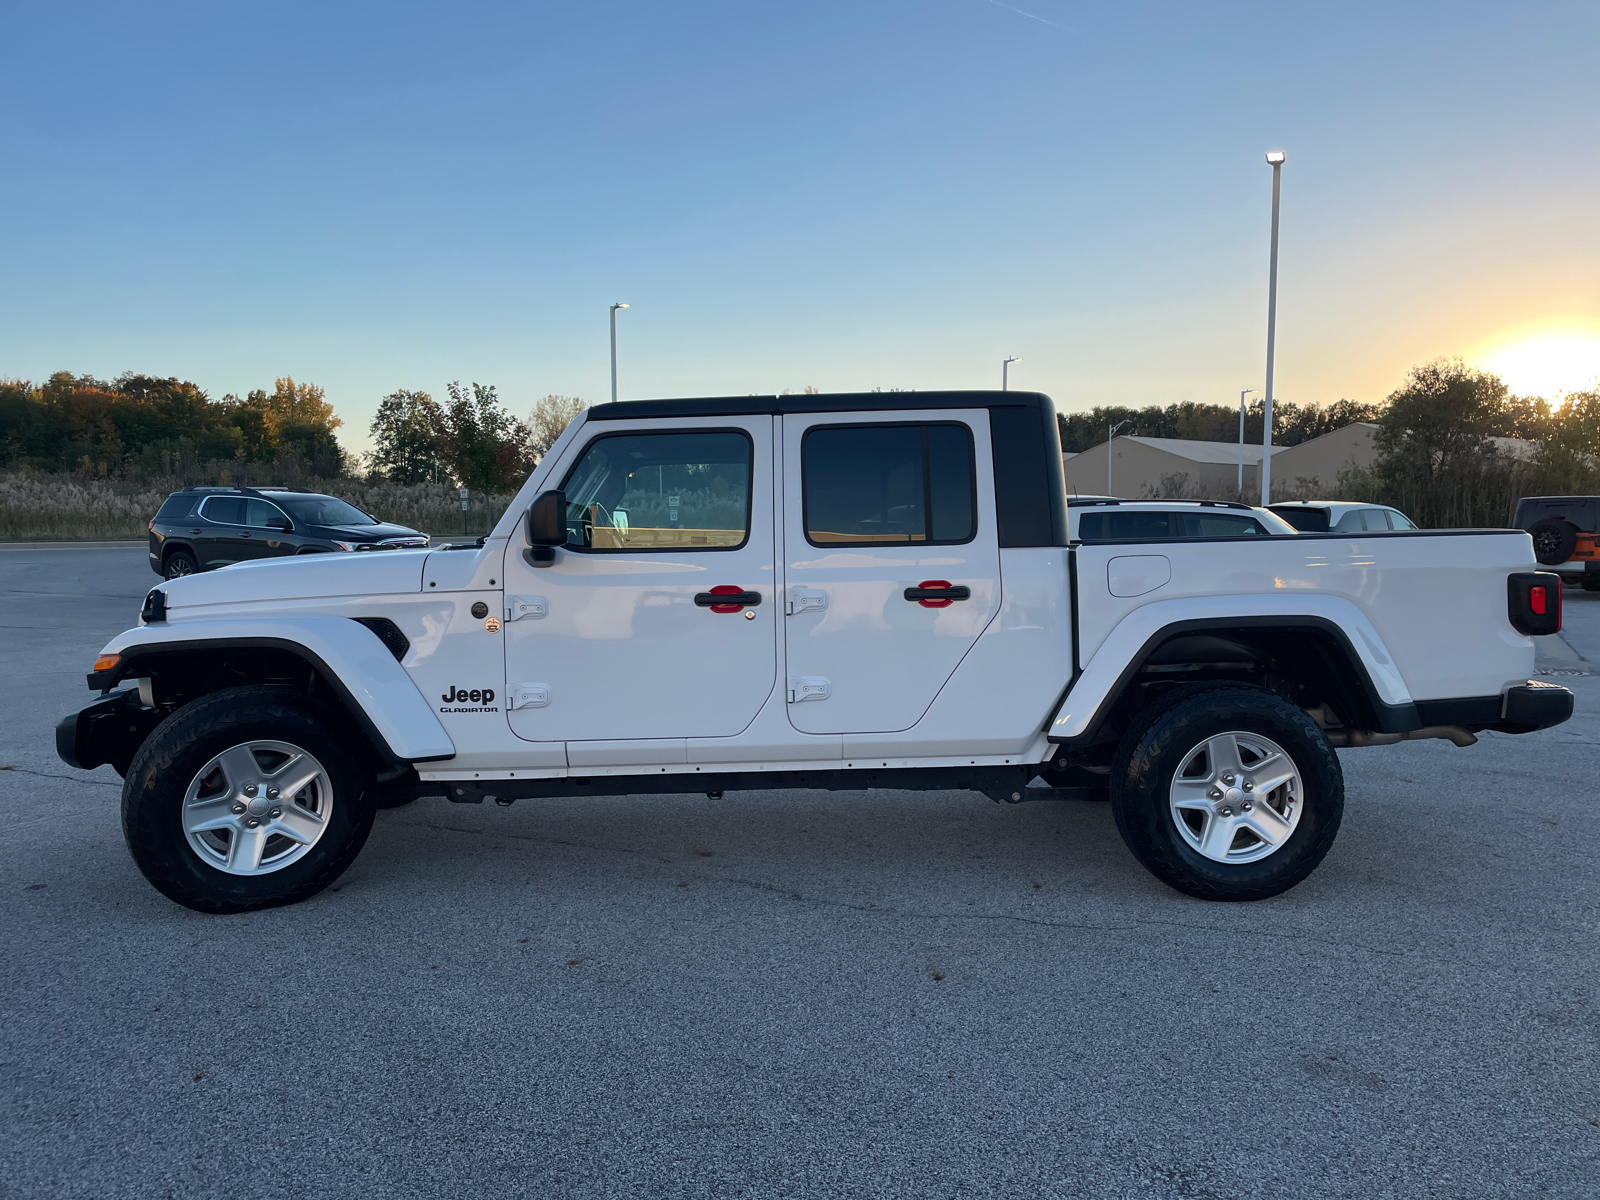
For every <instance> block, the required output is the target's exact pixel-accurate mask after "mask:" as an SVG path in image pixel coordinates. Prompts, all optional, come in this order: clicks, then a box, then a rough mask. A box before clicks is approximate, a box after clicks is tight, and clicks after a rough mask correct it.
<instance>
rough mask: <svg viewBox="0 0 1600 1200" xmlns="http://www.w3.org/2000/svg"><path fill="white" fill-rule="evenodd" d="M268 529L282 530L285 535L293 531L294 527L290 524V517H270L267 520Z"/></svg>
mask: <svg viewBox="0 0 1600 1200" xmlns="http://www.w3.org/2000/svg"><path fill="white" fill-rule="evenodd" d="M267 528H268V529H281V530H283V531H284V532H285V533H287V532H288V531H289V530H291V529H293V528H294V526H293V525H291V524H289V518H288V517H268V518H267Z"/></svg>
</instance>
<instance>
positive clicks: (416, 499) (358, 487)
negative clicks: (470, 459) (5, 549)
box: [0, 471, 511, 542]
mask: <svg viewBox="0 0 1600 1200" xmlns="http://www.w3.org/2000/svg"><path fill="white" fill-rule="evenodd" d="M182 486H183V485H182V484H181V483H180V482H179V481H177V480H176V479H173V480H166V481H162V480H159V479H150V480H143V481H128V480H115V479H84V478H80V477H78V476H75V475H68V474H44V473H40V472H34V471H14V472H9V473H5V474H0V541H7V542H26V541H119V540H124V539H129V540H131V539H137V538H143V537H145V536H147V535H148V532H149V521H150V518H151V517H153V516H155V514H156V509H158V508H160V507H161V502H162V501H163V500H165V499H166V498H167V496H168V495H169V494H170V493H172V492H174V491H177V490H178V489H179V488H180V487H182ZM302 486H304V487H305V489H306V490H307V491H316V492H322V493H324V494H325V495H330V496H338V497H339V498H340V499H343V500H348V501H350V503H351V504H354V505H355V506H356V507H357V508H359V509H361V510H363V511H364V512H369V513H371V514H372V515H373V516H375V517H377V518H378V519H379V520H380V521H393V522H394V523H396V524H398V525H406V526H409V527H410V528H412V529H417V530H420V531H421V532H423V533H428V534H433V535H435V536H445V537H461V536H462V535H463V534H465V535H467V536H469V537H478V536H480V535H482V534H485V533H487V532H488V531H489V530H490V529H492V528H494V523H495V522H496V521H498V520H499V519H500V517H501V515H502V514H503V513H504V512H505V510H506V507H507V505H509V504H510V503H511V497H510V496H474V497H472V500H471V509H470V511H468V512H466V513H463V512H462V511H461V498H460V496H458V495H457V494H456V491H455V489H454V488H450V487H446V486H444V485H441V484H434V483H419V484H415V485H409V486H408V485H405V484H398V483H385V482H381V481H374V482H370V483H369V482H367V481H366V480H363V479H308V480H305V481H304V483H303V485H302ZM463 517H465V519H466V520H465V527H464V528H463Z"/></svg>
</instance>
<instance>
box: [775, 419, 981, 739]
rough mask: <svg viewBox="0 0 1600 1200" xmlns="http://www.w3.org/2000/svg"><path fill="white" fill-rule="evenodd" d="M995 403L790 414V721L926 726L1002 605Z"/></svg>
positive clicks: (835, 728) (860, 728) (786, 512)
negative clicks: (992, 424)
mask: <svg viewBox="0 0 1600 1200" xmlns="http://www.w3.org/2000/svg"><path fill="white" fill-rule="evenodd" d="M992 463H993V458H992V455H991V451H990V444H989V415H988V412H987V410H985V409H974V410H938V411H917V412H894V413H850V414H790V415H786V416H785V417H784V418H783V551H784V584H785V594H784V609H785V613H786V615H785V616H784V618H783V619H784V622H785V642H786V647H787V648H786V674H787V679H786V686H787V692H788V699H789V704H788V710H789V720H790V722H791V724H793V726H794V727H795V728H796V729H798V730H800V731H801V732H803V733H893V732H898V731H900V730H903V729H909V728H910V727H911V726H913V725H915V724H916V723H917V721H918V720H919V719H921V717H922V714H923V713H924V712H926V711H927V708H928V706H929V705H930V704H931V703H933V698H934V697H935V696H936V695H937V694H938V692H939V689H940V688H941V687H943V686H944V683H945V681H946V680H947V679H949V678H950V675H951V673H952V672H953V671H954V670H955V669H956V666H957V664H959V663H960V662H961V659H962V657H963V656H965V654H966V653H967V651H968V650H970V649H971V648H972V644H973V642H974V641H976V640H977V637H978V635H979V634H980V633H981V632H983V629H984V627H985V626H986V625H987V624H988V623H989V621H990V620H991V619H992V618H993V617H994V614H995V613H996V611H997V610H998V608H999V603H1000V552H999V548H998V539H997V536H996V525H995V505H994V473H993V466H992Z"/></svg>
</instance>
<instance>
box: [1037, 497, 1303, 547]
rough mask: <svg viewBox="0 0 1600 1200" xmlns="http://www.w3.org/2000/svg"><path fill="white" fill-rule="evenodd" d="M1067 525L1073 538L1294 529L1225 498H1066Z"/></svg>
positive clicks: (1247, 534)
mask: <svg viewBox="0 0 1600 1200" xmlns="http://www.w3.org/2000/svg"><path fill="white" fill-rule="evenodd" d="M1067 529H1068V533H1069V536H1070V537H1071V539H1072V540H1073V541H1075V542H1100V541H1117V542H1124V541H1128V540H1130V539H1134V540H1138V539H1143V538H1219V537H1271V536H1278V535H1283V534H1294V533H1297V532H1299V531H1298V530H1296V529H1295V527H1294V526H1293V525H1291V524H1289V523H1288V522H1287V521H1285V520H1284V519H1283V518H1282V517H1278V516H1275V515H1273V514H1272V513H1271V512H1268V511H1267V510H1266V509H1264V508H1251V507H1250V506H1249V505H1248V504H1239V503H1237V502H1235V501H1231V500H1111V499H1106V498H1104V497H1100V496H1094V497H1082V498H1072V499H1069V500H1068V501H1067Z"/></svg>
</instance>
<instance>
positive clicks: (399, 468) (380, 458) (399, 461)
mask: <svg viewBox="0 0 1600 1200" xmlns="http://www.w3.org/2000/svg"><path fill="white" fill-rule="evenodd" d="M444 428H445V415H444V410H443V409H442V408H440V407H439V403H438V401H436V400H435V399H434V398H433V397H432V396H430V395H428V393H427V392H413V391H410V390H409V389H407V388H401V389H400V390H398V391H395V392H391V393H390V394H389V395H387V396H385V397H384V398H383V399H382V400H381V401H379V403H378V415H377V416H375V417H373V419H372V426H371V429H370V431H369V432H370V434H371V436H372V445H373V450H372V454H371V458H370V460H369V461H370V463H371V469H372V472H373V474H376V475H380V476H382V477H383V478H385V479H389V480H392V481H393V482H395V483H422V482H424V481H425V480H428V479H433V478H436V477H437V473H438V468H439V443H440V439H441V438H442V437H443V435H444Z"/></svg>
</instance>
